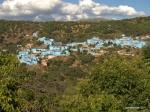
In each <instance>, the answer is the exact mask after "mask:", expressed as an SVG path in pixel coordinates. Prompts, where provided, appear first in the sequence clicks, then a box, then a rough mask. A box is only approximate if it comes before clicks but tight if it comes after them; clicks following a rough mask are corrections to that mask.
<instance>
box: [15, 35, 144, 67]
mask: <svg viewBox="0 0 150 112" xmlns="http://www.w3.org/2000/svg"><path fill="white" fill-rule="evenodd" d="M38 41H39V42H41V43H42V44H44V45H46V46H47V48H30V49H26V50H24V51H19V52H18V55H17V56H18V59H19V60H20V62H21V63H26V64H28V65H33V64H38V63H39V61H41V60H42V59H46V58H47V59H51V58H53V57H57V56H69V55H70V54H71V52H80V53H82V52H87V53H89V54H91V55H94V56H96V55H100V54H101V53H102V50H101V48H103V47H106V46H107V47H109V46H114V45H117V46H121V47H124V46H130V47H134V48H142V47H143V46H144V45H145V42H144V41H141V40H134V39H132V38H131V37H122V38H120V39H114V40H113V39H106V40H102V39H99V38H97V37H93V38H91V39H87V40H86V41H85V42H73V43H68V44H62V43H61V42H56V41H55V40H54V39H49V38H47V37H42V38H39V39H38Z"/></svg>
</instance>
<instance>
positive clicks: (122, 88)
mask: <svg viewBox="0 0 150 112" xmlns="http://www.w3.org/2000/svg"><path fill="white" fill-rule="evenodd" d="M0 27H1V29H0V41H1V40H8V41H3V42H1V43H2V44H1V45H0V49H4V48H5V49H8V48H11V50H9V51H8V52H3V51H2V52H0V112H149V110H150V52H149V51H150V46H149V45H148V46H145V47H144V48H143V49H142V50H140V49H132V48H126V49H125V50H127V51H135V52H136V53H135V55H134V56H123V55H122V56H120V55H117V54H116V51H117V50H120V49H121V48H120V47H119V46H116V48H109V50H110V51H111V52H109V53H106V54H105V55H102V56H100V57H93V56H91V55H89V54H86V53H83V54H79V53H72V54H71V55H70V56H68V57H56V58H54V59H52V60H49V61H48V65H47V66H42V65H33V66H27V65H25V64H20V63H19V62H18V60H17V57H16V55H14V54H15V52H16V48H15V47H14V46H15V45H16V44H23V45H25V43H26V42H31V43H32V42H33V43H34V39H33V38H32V36H29V37H28V36H23V37H22V36H18V35H19V32H23V34H24V35H26V34H29V35H31V34H32V33H33V32H35V31H40V35H41V36H45V35H47V36H53V37H55V38H56V39H57V40H60V41H61V40H63V42H68V41H69V42H70V41H79V40H80V41H81V40H84V39H86V38H89V37H90V36H93V35H95V36H102V37H103V38H108V37H111V36H112V37H114V35H115V36H116V37H117V36H119V35H121V34H122V33H125V34H128V35H147V34H150V32H149V29H150V19H149V17H147V18H135V19H132V20H122V21H101V22H99V23H98V22H49V23H33V22H17V21H16V22H9V21H0ZM11 28H12V29H11ZM11 31H12V32H11ZM137 32H138V33H137ZM13 34H15V35H17V36H18V37H16V36H15V35H13ZM21 35H22V34H21ZM13 37H15V39H11V38H13ZM9 39H10V40H9ZM104 50H105V49H104ZM123 50H124V49H123Z"/></svg>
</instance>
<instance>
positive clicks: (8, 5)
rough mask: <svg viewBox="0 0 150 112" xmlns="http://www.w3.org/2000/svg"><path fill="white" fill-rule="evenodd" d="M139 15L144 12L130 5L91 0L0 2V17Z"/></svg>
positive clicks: (54, 18)
mask: <svg viewBox="0 0 150 112" xmlns="http://www.w3.org/2000/svg"><path fill="white" fill-rule="evenodd" d="M141 15H144V12H141V11H137V10H136V9H134V8H133V7H130V6H124V5H120V6H117V7H113V6H108V5H104V4H100V3H96V2H94V1H93V0H80V1H79V3H78V4H75V3H69V2H65V1H63V0H5V1H3V2H2V3H1V4H0V19H17V20H18V19H24V20H35V21H46V20H50V19H52V20H78V19H86V18H99V17H103V18H107V17H112V18H115V17H120V18H123V17H136V16H141Z"/></svg>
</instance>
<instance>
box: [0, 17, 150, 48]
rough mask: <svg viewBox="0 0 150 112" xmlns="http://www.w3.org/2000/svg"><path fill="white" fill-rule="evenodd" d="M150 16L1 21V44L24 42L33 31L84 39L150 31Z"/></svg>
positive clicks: (51, 35)
mask: <svg viewBox="0 0 150 112" xmlns="http://www.w3.org/2000/svg"><path fill="white" fill-rule="evenodd" d="M149 29H150V17H143V18H134V19H128V20H109V21H98V22H97V21H95V22H87V21H80V22H28V21H4V20H1V21H0V43H1V47H2V46H3V47H5V46H6V45H12V46H13V44H19V43H21V44H23V43H25V42H26V41H29V40H30V39H32V34H33V33H34V32H36V31H39V32H40V36H48V37H52V38H54V39H56V40H57V41H62V42H64V43H66V42H72V41H83V40H86V39H87V38H91V37H92V36H98V37H100V38H116V37H120V36H121V35H122V34H126V35H130V36H133V37H134V36H143V35H150V33H149Z"/></svg>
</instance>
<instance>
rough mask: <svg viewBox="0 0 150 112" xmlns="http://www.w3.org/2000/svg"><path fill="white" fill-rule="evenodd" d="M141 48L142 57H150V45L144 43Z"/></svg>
mask: <svg viewBox="0 0 150 112" xmlns="http://www.w3.org/2000/svg"><path fill="white" fill-rule="evenodd" d="M142 50H143V55H144V58H145V59H150V45H146V46H145V47H144V48H143V49H142Z"/></svg>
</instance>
